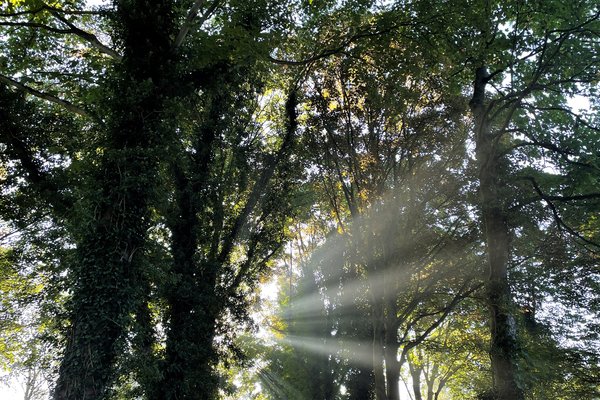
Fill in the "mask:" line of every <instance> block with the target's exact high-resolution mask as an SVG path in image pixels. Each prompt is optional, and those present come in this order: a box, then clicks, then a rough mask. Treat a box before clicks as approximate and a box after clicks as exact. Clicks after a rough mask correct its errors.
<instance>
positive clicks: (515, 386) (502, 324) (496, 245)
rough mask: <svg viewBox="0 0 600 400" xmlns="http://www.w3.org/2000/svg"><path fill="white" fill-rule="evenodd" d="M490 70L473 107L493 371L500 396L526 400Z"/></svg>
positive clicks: (478, 79)
mask: <svg viewBox="0 0 600 400" xmlns="http://www.w3.org/2000/svg"><path fill="white" fill-rule="evenodd" d="M487 80H488V73H487V70H486V69H485V68H484V67H481V68H478V69H477V71H476V76H475V87H474V92H473V98H472V99H471V102H470V106H471V110H472V112H473V115H474V117H475V141H476V153H477V163H478V166H479V199H480V203H481V205H480V208H481V216H482V219H483V224H484V229H485V231H484V232H485V241H486V246H487V253H488V254H487V256H488V267H489V278H488V282H487V300H488V302H489V308H490V330H491V350H490V358H491V361H492V373H493V378H494V390H495V391H496V394H497V397H498V399H499V400H522V399H524V393H523V390H522V389H521V388H520V387H519V383H518V379H517V372H516V364H517V336H516V326H515V321H514V317H513V316H512V313H511V300H512V299H511V293H510V287H509V284H508V259H509V252H510V232H509V228H508V225H507V222H506V220H507V216H506V210H505V207H504V204H505V201H504V199H502V198H501V195H500V193H499V192H500V185H501V183H500V179H499V174H500V165H499V161H500V157H501V153H500V151H499V149H498V137H497V135H494V134H493V133H492V128H491V122H490V121H489V119H488V114H487V111H488V110H487V107H486V106H485V87H486V84H487Z"/></svg>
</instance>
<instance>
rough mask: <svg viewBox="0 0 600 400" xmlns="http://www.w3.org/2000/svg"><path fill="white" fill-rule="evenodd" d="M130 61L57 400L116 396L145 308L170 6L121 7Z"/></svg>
mask: <svg viewBox="0 0 600 400" xmlns="http://www.w3.org/2000/svg"><path fill="white" fill-rule="evenodd" d="M117 5H118V8H117V13H116V21H118V23H120V27H119V28H120V29H119V30H118V32H119V33H120V34H121V35H122V36H121V37H119V38H118V39H119V40H121V41H122V43H123V47H124V57H123V60H122V61H121V62H120V63H118V64H117V65H115V67H114V72H115V74H116V76H115V79H114V80H113V81H112V82H111V83H110V86H111V87H110V89H111V90H112V93H113V95H112V96H108V97H107V100H108V101H110V104H109V105H108V108H109V109H110V110H111V112H110V113H109V114H108V116H107V123H106V126H107V133H108V135H107V138H106V139H105V140H104V141H102V142H101V143H98V146H101V147H102V148H103V150H104V151H103V155H102V156H101V158H100V160H99V162H98V164H99V165H97V166H95V167H94V171H93V174H92V176H90V181H88V182H89V186H87V187H86V192H85V193H84V195H85V196H87V197H86V198H85V199H84V201H83V202H82V204H83V205H84V206H83V207H84V209H83V211H84V213H82V214H86V213H87V215H86V219H85V220H83V221H79V222H80V226H81V228H80V231H79V232H78V233H76V238H77V252H76V260H75V263H74V268H73V271H72V276H73V278H74V280H75V282H76V284H75V285H74V290H73V297H72V301H71V319H70V320H71V328H70V332H69V335H68V339H67V347H66V350H65V353H64V357H63V360H62V363H61V366H60V370H59V377H58V381H57V385H56V388H55V390H54V399H55V400H92V399H94V400H96V399H101V398H103V397H104V396H106V394H107V393H108V391H109V389H110V387H111V385H112V382H113V378H114V376H113V375H114V373H113V372H114V371H113V370H114V363H115V361H116V358H117V355H118V354H119V353H121V348H120V346H121V345H123V343H122V339H123V338H124V335H125V333H126V331H127V330H128V329H129V326H130V324H131V319H130V315H133V314H135V312H136V310H137V308H138V307H139V303H140V301H142V300H141V299H140V298H139V297H140V296H139V288H140V284H139V283H140V280H141V279H143V278H142V276H143V273H142V268H144V267H145V264H144V263H143V262H141V257H140V255H141V254H143V250H142V249H143V247H144V245H145V240H146V235H147V227H148V221H149V220H150V218H149V212H148V203H149V199H150V196H151V193H152V187H153V185H154V182H155V180H156V170H157V165H158V159H157V157H156V156H155V155H152V154H158V152H156V151H151V150H153V149H155V148H156V147H157V146H158V147H162V144H163V142H162V140H163V139H162V137H161V135H160V134H159V126H160V125H161V124H162V123H164V119H165V117H166V115H165V114H164V113H163V112H162V111H163V109H164V106H163V105H164V98H165V96H164V93H165V92H166V91H167V90H166V87H167V85H169V84H170V83H169V82H170V78H171V76H169V73H168V71H170V65H171V61H172V60H171V59H172V57H171V40H170V36H171V33H172V31H173V24H172V21H171V18H170V17H171V14H172V10H171V7H172V4H171V2H170V1H167V0H164V1H156V2H154V3H153V9H152V12H148V8H147V2H146V1H141V0H140V1H137V2H136V1H130V2H122V3H121V2H117Z"/></svg>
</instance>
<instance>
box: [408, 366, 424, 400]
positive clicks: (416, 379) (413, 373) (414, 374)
mask: <svg viewBox="0 0 600 400" xmlns="http://www.w3.org/2000/svg"><path fill="white" fill-rule="evenodd" d="M408 369H409V371H410V377H411V379H412V387H413V393H414V395H415V400H423V396H421V368H420V367H418V366H416V365H414V364H413V363H411V362H410V361H409V362H408Z"/></svg>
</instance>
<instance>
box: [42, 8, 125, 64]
mask: <svg viewBox="0 0 600 400" xmlns="http://www.w3.org/2000/svg"><path fill="white" fill-rule="evenodd" d="M50 13H51V14H52V15H53V16H54V17H55V18H57V19H58V20H59V21H61V22H62V23H64V24H65V25H67V26H68V27H69V28H71V29H70V31H71V32H70V33H73V34H75V35H77V36H79V37H80V38H82V39H83V40H85V41H87V42H88V43H89V44H91V45H92V47H94V48H96V49H97V50H99V51H100V52H101V53H104V54H107V55H109V56H111V57H112V58H114V59H116V60H119V61H120V60H121V59H122V58H123V57H122V56H121V55H120V54H119V53H117V52H116V51H115V50H113V49H111V48H110V47H108V46H106V45H105V44H103V43H102V42H100V40H98V38H97V37H96V36H95V35H93V34H91V33H89V32H87V31H84V30H83V29H80V28H78V27H77V26H75V25H74V24H73V23H72V22H71V21H69V20H68V19H66V18H65V17H64V16H63V15H60V13H58V12H56V11H50Z"/></svg>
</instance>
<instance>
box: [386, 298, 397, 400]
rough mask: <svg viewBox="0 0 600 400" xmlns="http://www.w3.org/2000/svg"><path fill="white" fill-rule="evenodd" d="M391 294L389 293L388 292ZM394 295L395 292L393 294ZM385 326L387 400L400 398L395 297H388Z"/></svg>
mask: <svg viewBox="0 0 600 400" xmlns="http://www.w3.org/2000/svg"><path fill="white" fill-rule="evenodd" d="M388 295H389V296H392V294H391V293H388ZM393 296H395V293H394V294H393ZM387 304H388V305H387V310H386V311H387V313H386V328H385V374H386V381H387V398H388V400H400V361H398V349H399V347H400V345H399V343H398V325H397V310H396V302H395V297H392V299H389V298H388V302H387Z"/></svg>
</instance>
